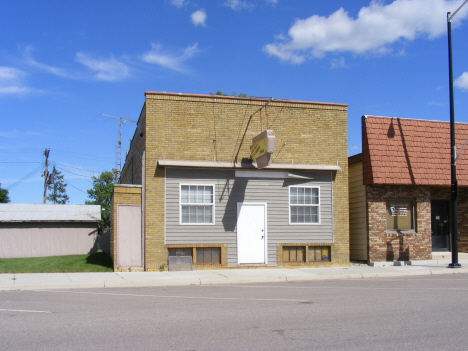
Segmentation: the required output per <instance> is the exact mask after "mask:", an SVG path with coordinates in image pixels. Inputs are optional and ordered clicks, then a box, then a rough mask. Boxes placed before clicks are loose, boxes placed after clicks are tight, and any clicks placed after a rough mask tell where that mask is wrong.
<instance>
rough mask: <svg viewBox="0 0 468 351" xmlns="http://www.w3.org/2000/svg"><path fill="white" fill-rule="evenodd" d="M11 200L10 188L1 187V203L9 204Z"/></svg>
mask: <svg viewBox="0 0 468 351" xmlns="http://www.w3.org/2000/svg"><path fill="white" fill-rule="evenodd" d="M9 202H10V197H9V196H8V190H6V189H2V188H0V204H7V203H9Z"/></svg>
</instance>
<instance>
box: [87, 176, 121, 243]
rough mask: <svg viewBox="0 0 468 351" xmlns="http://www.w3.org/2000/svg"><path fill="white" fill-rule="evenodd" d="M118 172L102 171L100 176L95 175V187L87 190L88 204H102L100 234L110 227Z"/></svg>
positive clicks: (99, 224)
mask: <svg viewBox="0 0 468 351" xmlns="http://www.w3.org/2000/svg"><path fill="white" fill-rule="evenodd" d="M117 179H118V173H117V172H115V171H114V172H111V171H107V172H102V173H101V174H100V175H99V177H93V188H92V189H89V190H87V191H88V198H89V199H90V200H86V201H85V204H86V205H101V221H100V222H99V223H98V233H99V235H100V234H102V233H104V232H105V231H106V230H108V229H109V228H110V217H111V216H110V214H111V200H112V191H113V190H114V183H116V182H117Z"/></svg>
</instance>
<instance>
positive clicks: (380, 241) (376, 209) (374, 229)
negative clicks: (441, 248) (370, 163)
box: [366, 185, 432, 262]
mask: <svg viewBox="0 0 468 351" xmlns="http://www.w3.org/2000/svg"><path fill="white" fill-rule="evenodd" d="M366 198H367V213H368V228H369V262H379V261H411V260H430V259H432V241H431V189H430V188H429V187H416V186H394V185H382V186H377V185H374V186H369V185H368V186H366ZM387 199H414V200H415V207H416V210H415V214H416V215H415V217H416V218H415V219H416V228H415V231H414V232H413V233H395V232H390V231H387V215H386V211H387Z"/></svg>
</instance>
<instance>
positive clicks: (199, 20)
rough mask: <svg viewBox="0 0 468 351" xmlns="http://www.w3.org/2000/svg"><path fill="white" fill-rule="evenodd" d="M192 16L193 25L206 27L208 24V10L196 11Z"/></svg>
mask: <svg viewBox="0 0 468 351" xmlns="http://www.w3.org/2000/svg"><path fill="white" fill-rule="evenodd" d="M190 18H191V19H192V22H193V25H194V26H195V27H196V26H198V25H200V26H203V27H204V26H205V25H206V24H205V22H206V12H205V11H204V10H198V11H195V12H194V13H192V15H191V16H190Z"/></svg>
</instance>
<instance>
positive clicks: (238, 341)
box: [0, 274, 468, 351]
mask: <svg viewBox="0 0 468 351" xmlns="http://www.w3.org/2000/svg"><path fill="white" fill-rule="evenodd" d="M467 312H468V275H467V274H453V275H438V276H419V277H401V278H400V277H399V278H373V279H359V280H353V279H350V280H333V281H312V282H288V283H287V282H285V283H264V284H239V285H213V286H208V285H201V286H200V285H196V286H195V285H194V286H181V287H176V286H173V287H151V288H115V289H110V288H107V289H87V290H82V289H77V290H68V291H65V290H51V291H38V290H35V291H0V349H1V350H113V351H117V350H466V349H467V348H468V332H467V331H468V328H467V314H468V313H467Z"/></svg>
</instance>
